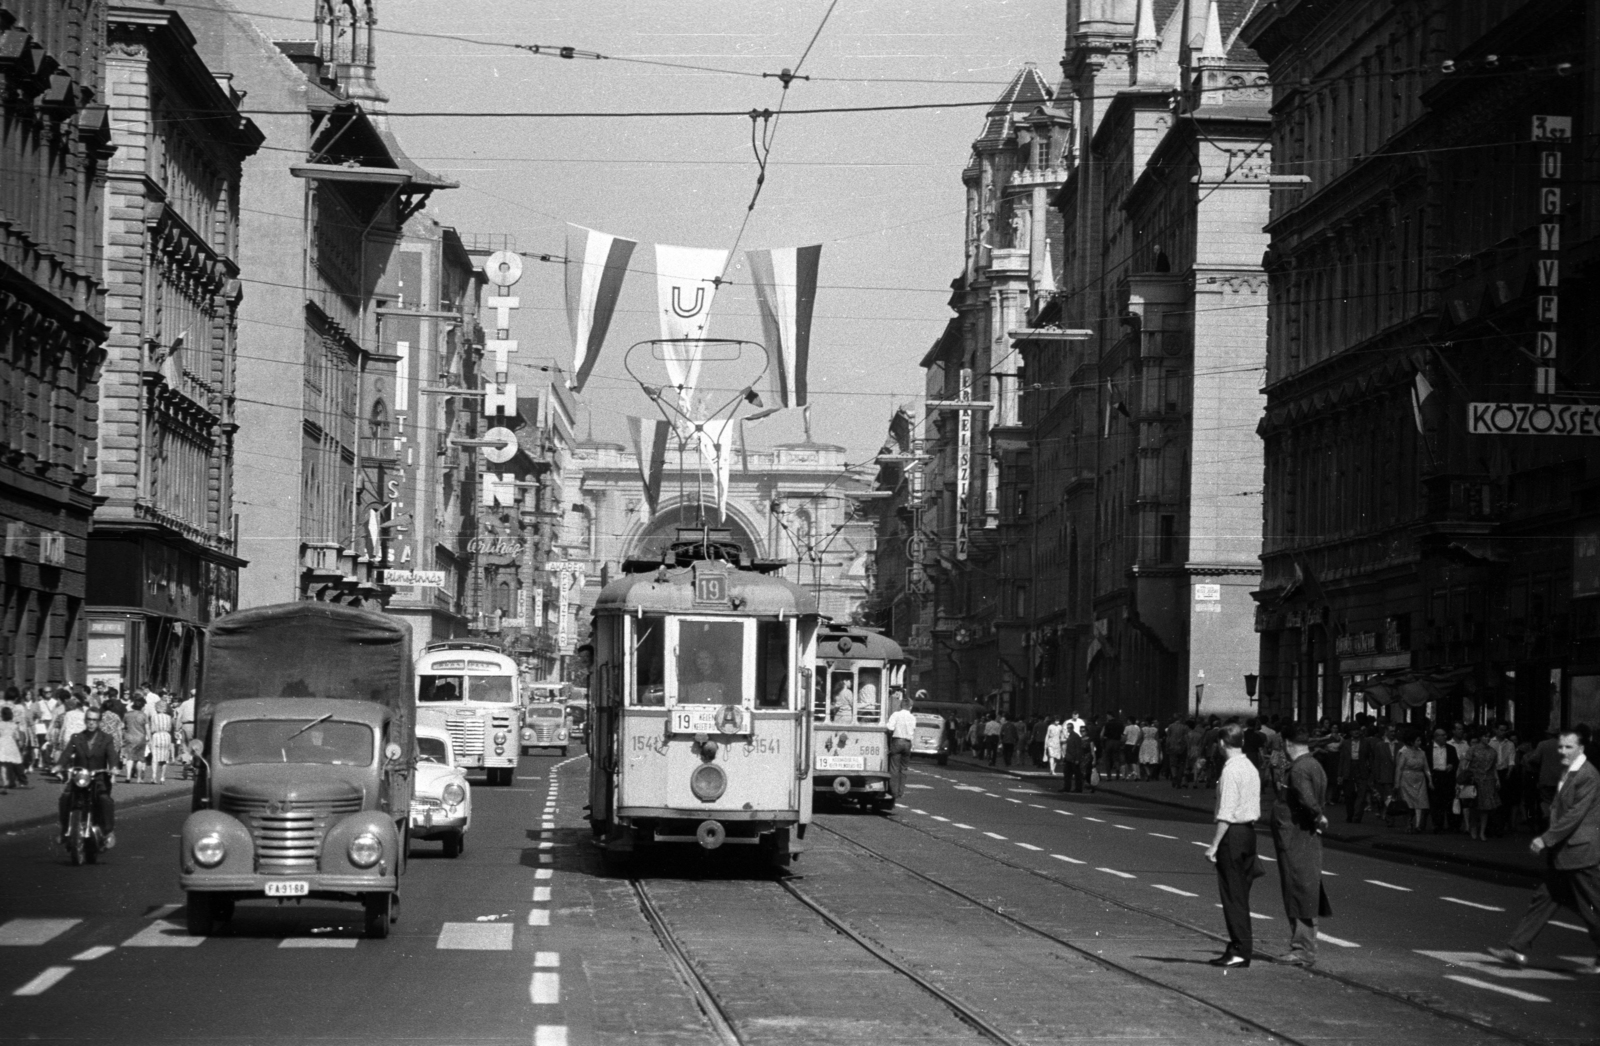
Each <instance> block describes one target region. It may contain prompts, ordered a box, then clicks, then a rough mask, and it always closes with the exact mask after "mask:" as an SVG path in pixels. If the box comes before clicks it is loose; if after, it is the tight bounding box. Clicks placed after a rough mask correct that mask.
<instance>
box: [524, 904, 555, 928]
mask: <svg viewBox="0 0 1600 1046" xmlns="http://www.w3.org/2000/svg"><path fill="white" fill-rule="evenodd" d="M528 925H529V926H549V925H550V909H548V908H529V909H528Z"/></svg>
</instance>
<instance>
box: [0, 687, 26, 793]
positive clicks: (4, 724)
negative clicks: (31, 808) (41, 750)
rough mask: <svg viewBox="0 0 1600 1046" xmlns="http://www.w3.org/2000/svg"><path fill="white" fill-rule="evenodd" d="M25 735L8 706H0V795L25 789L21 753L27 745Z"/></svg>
mask: <svg viewBox="0 0 1600 1046" xmlns="http://www.w3.org/2000/svg"><path fill="white" fill-rule="evenodd" d="M27 736H28V735H27V733H26V731H24V730H23V729H22V724H21V723H20V722H18V720H17V718H16V716H14V715H12V713H11V706H10V705H0V795H4V794H5V793H6V792H7V791H9V790H10V789H12V788H26V787H27V786H28V778H27V775H26V774H25V773H24V772H23V769H22V751H23V748H24V746H25V745H26V743H27Z"/></svg>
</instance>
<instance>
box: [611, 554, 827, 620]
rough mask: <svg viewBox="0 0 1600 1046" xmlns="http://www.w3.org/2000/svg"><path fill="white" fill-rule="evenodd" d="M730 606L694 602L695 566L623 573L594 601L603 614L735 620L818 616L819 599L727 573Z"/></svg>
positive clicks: (753, 576) (776, 581)
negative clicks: (679, 615)
mask: <svg viewBox="0 0 1600 1046" xmlns="http://www.w3.org/2000/svg"><path fill="white" fill-rule="evenodd" d="M726 577H727V579H728V601H727V602H726V603H722V604H716V605H707V604H705V603H696V602H695V598H694V596H695V587H694V567H692V566H689V567H668V566H662V567H658V568H657V569H655V570H651V571H646V572H641V573H638V574H626V575H624V576H622V577H620V578H618V579H617V580H615V581H613V582H611V584H609V585H607V586H606V587H605V588H604V589H603V590H602V591H601V593H600V596H599V598H598V599H596V600H595V604H594V611H595V613H596V614H602V613H624V614H628V613H634V612H643V613H668V614H710V615H717V614H727V615H729V616H738V617H771V616H776V615H778V614H783V615H785V616H794V617H799V616H802V615H813V614H816V613H817V599H816V597H815V596H813V595H812V594H811V593H810V592H809V591H807V590H806V589H805V588H803V587H801V586H800V585H797V584H795V583H794V582H793V581H788V580H785V579H784V578H780V577H773V576H771V575H769V574H761V573H757V572H756V571H753V570H737V569H731V570H728V571H727V573H726Z"/></svg>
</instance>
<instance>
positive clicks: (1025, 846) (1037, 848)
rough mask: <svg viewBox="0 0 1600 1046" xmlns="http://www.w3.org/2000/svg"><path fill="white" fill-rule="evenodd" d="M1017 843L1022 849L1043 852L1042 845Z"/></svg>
mask: <svg viewBox="0 0 1600 1046" xmlns="http://www.w3.org/2000/svg"><path fill="white" fill-rule="evenodd" d="M1017 845H1018V846H1020V847H1022V848H1023V849H1024V850H1032V851H1034V852H1035V853H1043V852H1044V847H1042V846H1034V845H1033V844H1032V843H1018V844H1017Z"/></svg>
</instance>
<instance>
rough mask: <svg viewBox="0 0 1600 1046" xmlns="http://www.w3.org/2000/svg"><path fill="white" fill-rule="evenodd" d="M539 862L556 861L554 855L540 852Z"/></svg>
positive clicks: (551, 862) (553, 862) (550, 862)
mask: <svg viewBox="0 0 1600 1046" xmlns="http://www.w3.org/2000/svg"><path fill="white" fill-rule="evenodd" d="M539 863H540V864H555V863H556V859H555V858H554V857H552V856H550V855H549V854H540V855H539Z"/></svg>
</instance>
